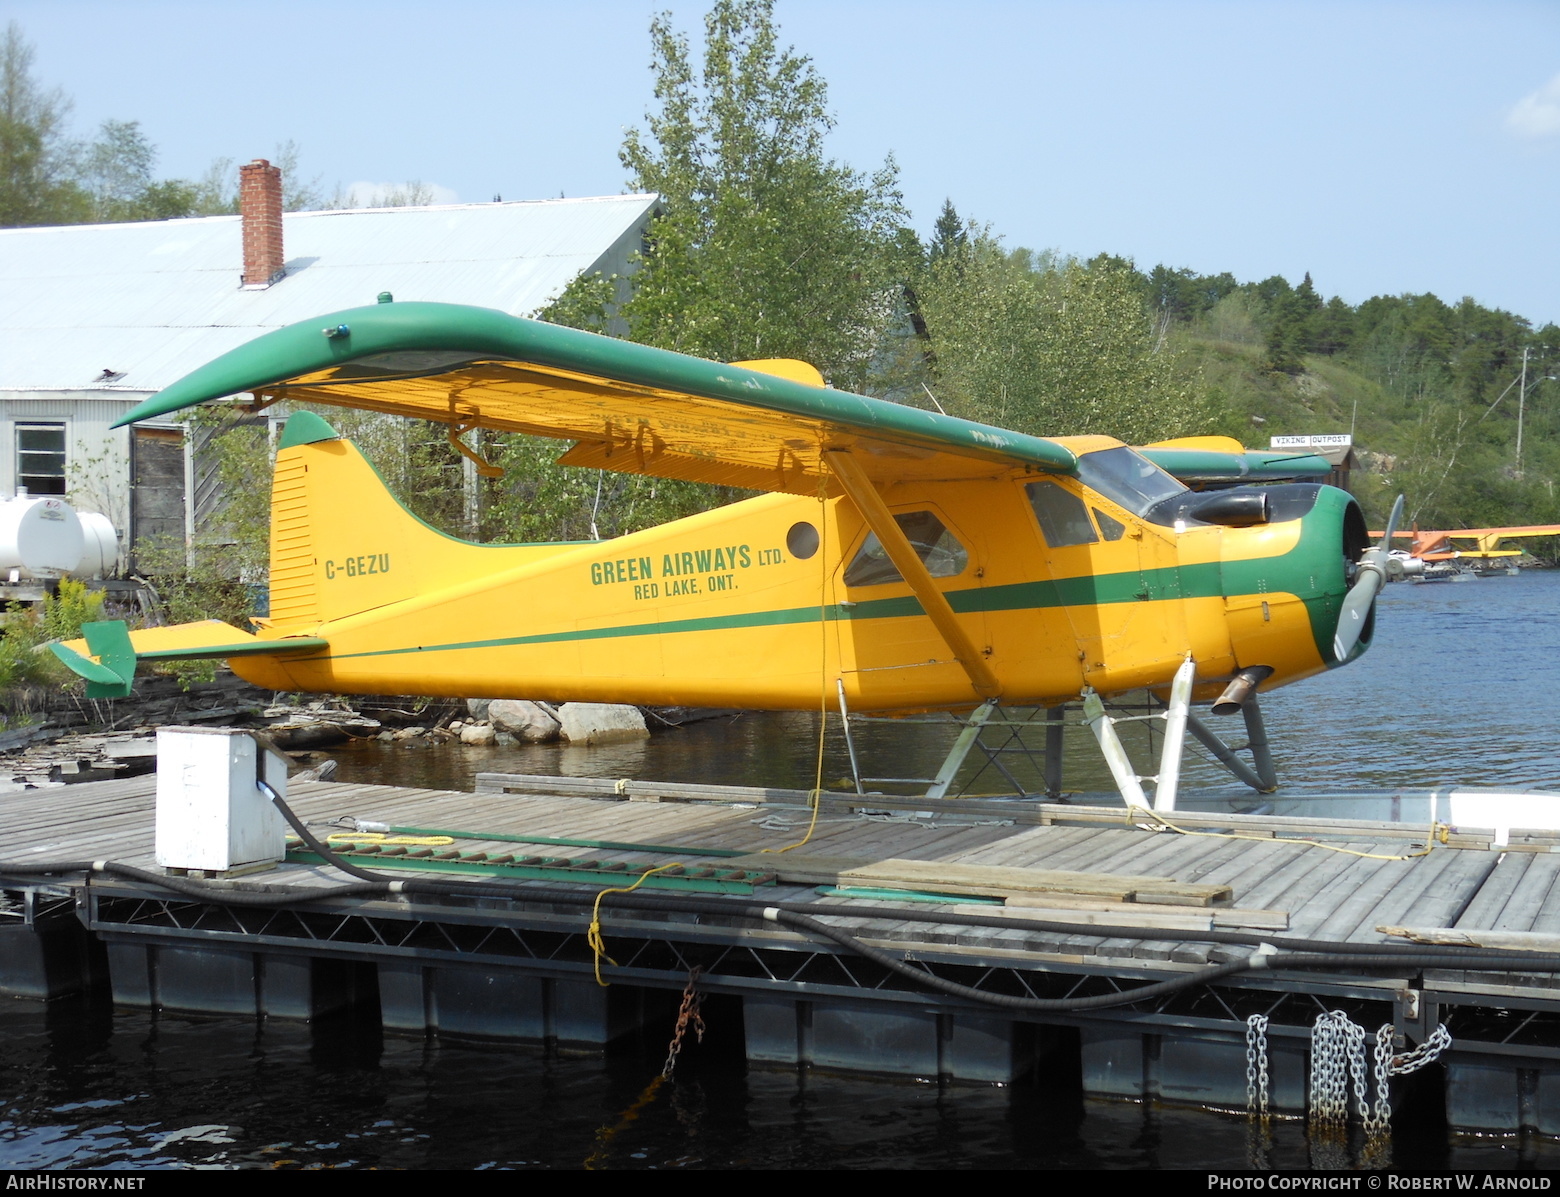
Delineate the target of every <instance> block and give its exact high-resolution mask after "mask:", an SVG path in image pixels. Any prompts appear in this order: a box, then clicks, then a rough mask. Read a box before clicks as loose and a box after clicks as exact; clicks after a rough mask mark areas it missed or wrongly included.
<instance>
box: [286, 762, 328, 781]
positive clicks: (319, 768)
mask: <svg viewBox="0 0 1560 1197" xmlns="http://www.w3.org/2000/svg"><path fill="white" fill-rule="evenodd" d="M288 780H289V781H335V780H336V762H335V761H331V760H327V761H321V762H320V763H319V764H318V765H316V766H315V767H314V768H312V769H305V770H304V771H303V772H302V773H294V774H293V775H292V776H291V777H290V778H288Z"/></svg>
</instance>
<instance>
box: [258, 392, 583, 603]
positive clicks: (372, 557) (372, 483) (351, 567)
mask: <svg viewBox="0 0 1560 1197" xmlns="http://www.w3.org/2000/svg"><path fill="white" fill-rule="evenodd" d="M569 547H570V546H568V545H480V544H472V543H470V542H468V541H464V540H457V539H455V538H454V537H451V536H446V535H445V534H444V533H442V532H440V531H438V530H437V529H434V528H431V527H429V526H428V525H427V524H425V523H423V522H422V521H421V520H420V519H418V518H417V517H416V516H415V515H413V514H412V513H411V512H410V511H408V510H407V509H406V508H405V507H404V506H402V505H401V503H400V502H399V501H398V500H397V499H396V498H395V496H394V495H392V494H391V493H390V491H389V490H388V489H387V488H386V487H385V484H384V480H383V479H382V478H381V477H380V476H379V473H378V471H376V470H375V469H374V467H373V466H372V465H370V464H369V462H368V460H367V459H366V458H364V456H363V455H362V454H361V453H360V452H358V450H357V448H356V446H354V445H353V444H352V443H351V442H350V441H348V440H345V439H344V438H342V437H341V436H340V434H338V433H337V432H336V430H335V429H334V428H332V427H331V426H330V425H329V424H327V423H326V422H325V421H324V420H322V419H320V417H319V416H316V415H314V414H313V413H312V412H297V413H295V414H294V415H292V416H291V417H290V418H289V419H288V421H287V426H286V427H285V428H284V429H283V431H282V439H281V443H280V445H279V446H278V451H277V455H276V474H275V478H274V481H273V483H272V489H271V614H270V618H269V619H268V620H266V621H265V626H266V627H267V628H268V629H270V630H272V631H273V632H276V631H285V632H288V633H294V634H296V633H299V632H304V631H306V630H311V629H313V628H317V627H318V626H319V625H321V624H322V623H328V622H330V621H331V620H335V619H341V618H344V617H346V616H349V615H357V614H360V613H362V612H364V611H371V610H373V609H375V608H376V607H383V606H386V605H387V604H390V603H396V602H400V601H402V600H403V599H408V598H413V597H415V596H417V595H419V594H424V593H428V592H431V591H434V590H442V589H445V588H446V587H449V586H452V585H458V584H460V583H462V582H467V581H477V580H479V579H482V578H486V577H488V576H490V575H492V574H493V573H495V572H498V571H501V570H505V569H510V568H513V567H514V566H517V565H522V564H526V563H528V562H530V561H534V560H537V559H538V558H540V557H545V556H550V555H552V554H553V553H557V552H561V551H564V550H565V549H567V548H569Z"/></svg>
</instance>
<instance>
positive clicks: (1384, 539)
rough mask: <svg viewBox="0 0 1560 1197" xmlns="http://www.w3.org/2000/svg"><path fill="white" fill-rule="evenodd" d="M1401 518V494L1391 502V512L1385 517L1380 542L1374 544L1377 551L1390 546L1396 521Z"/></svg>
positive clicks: (1385, 549)
mask: <svg viewBox="0 0 1560 1197" xmlns="http://www.w3.org/2000/svg"><path fill="white" fill-rule="evenodd" d="M1402 518H1403V496H1402V495H1399V496H1398V497H1397V502H1396V503H1394V504H1392V514H1391V515H1389V516H1388V517H1387V530H1386V531H1385V532H1383V533H1382V535H1381V543H1380V544H1378V545H1377V546H1376V550H1377V552H1386V551H1387V550H1389V549H1390V548H1391V547H1392V534H1393V533H1394V532H1396V531H1397V526H1398V521H1399V520H1401V519H1402Z"/></svg>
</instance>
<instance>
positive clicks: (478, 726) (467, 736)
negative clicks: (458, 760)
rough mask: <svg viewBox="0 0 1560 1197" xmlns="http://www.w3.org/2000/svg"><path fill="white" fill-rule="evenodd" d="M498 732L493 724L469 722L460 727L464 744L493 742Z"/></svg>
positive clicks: (461, 740) (461, 739)
mask: <svg viewBox="0 0 1560 1197" xmlns="http://www.w3.org/2000/svg"><path fill="white" fill-rule="evenodd" d="M496 734H497V733H496V732H494V730H493V727H492V725H491V724H488V723H468V724H466V726H465V727H463V728H461V729H460V742H461V743H462V744H491V743H492V742H493V737H494V736H495V735H496Z"/></svg>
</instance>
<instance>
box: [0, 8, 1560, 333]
mask: <svg viewBox="0 0 1560 1197" xmlns="http://www.w3.org/2000/svg"><path fill="white" fill-rule="evenodd" d="M707 7H708V5H707V3H683V2H665V0H662V2H649V3H646V2H640V0H576V3H573V4H567V5H566V4H560V3H557V2H556V0H553V2H547V3H535V2H532V0H503V2H496V0H441V2H440V3H437V4H433V3H426V2H425V3H420V4H410V3H402V2H400V0H376V2H374V3H361V2H359V0H330V2H328V3H320V2H319V0H310V2H308V3H291V2H285V3H284V2H281V0H246V3H244V4H242V5H217V4H210V3H199V4H194V3H167V2H163V3H159V2H155V0H138V2H137V3H133V4H132V3H124V2H123V0H117V2H114V3H97V2H88V0H46V2H44V0H0V23H3V22H5V21H9V20H14V21H16V22H17V23H18V24H19V25H20V26H21V29H22V32H23V34H24V36H25V37H26V38H27V39H28V40H29V41H30V42H31V43H32V45H33V46H34V48H35V50H36V60H35V66H34V73H35V76H36V77H37V78H38V79H39V80H40V81H41V82H42V83H44V84H46V85H47V86H51V87H59V88H60V89H61V90H62V91H63V92H64V93H65V94H66V95H68V96H70V97H71V98H72V99H73V100H74V105H75V106H74V112H73V122H74V127H75V130H76V132H77V134H78V135H83V136H84V135H88V134H90V132H91V131H92V130H93V129H94V128H95V127H96V126H97V124H98V123H99V122H101V121H102V120H104V119H110V118H112V119H119V120H137V121H139V122H141V126H142V128H143V130H144V131H145V133H146V134H147V135H148V137H149V138H150V140H151V141H152V142H153V144H155V145H156V146H157V147H158V149H159V151H160V159H159V163H158V173H159V174H160V175H163V176H177V177H195V176H198V175H200V174H202V173H204V171H205V170H206V169H207V168H208V167H209V166H210V164H211V163H212V161H213V160H215V159H218V158H232V159H235V160H237V161H240V162H243V161H248V160H249V159H251V158H255V157H270V156H273V152H274V150H275V147H276V146H277V145H278V144H279V143H282V142H287V141H293V142H296V143H297V146H298V148H299V151H300V154H301V159H300V169H301V171H302V173H303V174H304V175H305V176H306V177H309V178H318V179H319V181H320V184H321V187H322V189H323V190H324V191H325V192H326V193H329V192H331V191H332V190H334V189H336V188H337V187H338V186H340V187H342V188H352V187H354V186H356V188H357V189H358V191H359V194H360V195H364V194H366V193H367V191H368V190H369V189H371V188H372V187H373V186H374V185H375V184H380V185H393V184H404V183H406V182H407V181H410V180H419V181H421V182H424V183H426V184H429V185H431V186H432V187H434V188H435V189H436V190H435V194H436V195H437V196H438V197H439V198H441V199H444V200H456V199H458V200H460V201H471V202H485V201H489V200H491V199H492V198H493V197H494V196H495V195H501V196H503V198H504V199H506V200H515V199H543V198H548V197H556V196H558V195H560V194H563V195H569V196H583V195H605V194H616V193H619V192H621V191H623V190H625V186H626V183H627V179H626V177H625V173H624V171H623V169H622V167H621V165H620V164H619V161H618V156H617V154H618V148H619V146H620V144H621V142H622V138H623V131H624V129H625V128H627V127H630V126H635V125H642V124H643V117H644V113H645V111H646V109H647V107H648V106H649V105H650V104H651V103H652V99H653V97H652V95H651V75H650V71H649V64H650V40H649V24H650V19H651V17H652V15H653V14H654V13H656V12H659V11H663V10H666V11H670V12H671V14H672V19H673V22H674V24H675V25H677V26H678V27H679V28H681V29H683V30H684V31H686V32H687V33H689V35H690V37H691V38H692V40H693V42H694V44H695V45H696V46H697V45H698V44H699V41H700V39H701V38H702V30H703V16H704V13H705V11H706V9H707ZM775 14H776V19H777V22H778V24H779V26H780V30H781V37H782V42H783V43H788V44H790V45H793V46H794V47H795V48H796V49H797V51H799V52H800V53H802V54H805V55H807V56H809V57H810V58H811V59H812V61H813V63H814V64H815V65H816V67H817V69H818V71H819V72H820V74H821V75H822V77H823V78H824V79H825V80H826V81H827V83H828V85H829V99H830V106H831V108H832V110H833V112H834V114H835V117H836V121H837V123H836V126H835V129H834V132H833V133H832V134H831V136H830V140H829V143H828V146H829V152H830V153H831V154H832V155H833V156H834V157H836V158H838V159H840V160H842V161H844V162H847V163H849V164H850V165H851V166H852V167H854V168H856V169H857V170H861V171H868V170H872V169H875V168H877V167H879V166H881V165H882V163H883V162H884V160H885V158H886V157H887V156H889V155H892V156H893V158H894V161H895V162H896V163H897V164H898V168H899V172H900V185H901V188H902V191H903V193H904V197H905V201H906V203H907V205H908V207H909V209H910V211H911V213H912V217H913V220H914V223H915V225H916V226H917V228H919V229H920V230H921V231H922V232H923V233H925V232H928V231H929V230H930V228H931V225H932V223H933V221H934V220H935V219H936V217H937V214H938V211H939V210H940V208H941V206H942V203H943V201H944V199H945V198H946V199H952V201H953V202H954V204H955V205H956V206H957V208H958V210H959V212H960V214H961V215H963V216H966V217H970V218H973V219H975V220H978V221H980V222H982V223H984V224H987V225H989V226H990V227H991V229H992V231H993V232H995V233H997V234H999V235H1000V236H1001V237H1002V238H1003V239H1004V241H1005V242H1006V244H1008V245H1009V246H1014V247H1016V246H1026V247H1029V248H1032V249H1055V250H1059V251H1061V252H1062V253H1066V254H1076V255H1080V256H1084V257H1087V256H1091V255H1093V254H1096V253H1100V252H1109V253H1114V254H1119V255H1122V256H1124V257H1130V258H1132V259H1133V260H1135V261H1136V262H1137V264H1138V265H1139V266H1140V267H1142V268H1144V269H1147V268H1149V267H1152V266H1153V265H1155V264H1157V263H1161V262H1163V263H1165V264H1167V265H1170V266H1175V267H1182V266H1184V267H1190V268H1192V269H1193V270H1196V271H1198V272H1200V273H1218V272H1221V271H1229V272H1231V273H1232V274H1234V275H1235V276H1236V277H1237V278H1238V279H1240V280H1242V281H1246V280H1257V279H1262V278H1266V277H1268V276H1270V275H1273V274H1282V275H1284V276H1285V277H1287V278H1288V279H1290V281H1291V282H1298V281H1299V280H1300V278H1301V276H1303V275H1304V274H1305V273H1307V272H1309V273H1310V274H1311V276H1312V278H1313V280H1314V282H1315V284H1316V286H1317V288H1318V289H1319V290H1320V291H1321V292H1322V293H1323V294H1326V295H1341V296H1342V297H1343V298H1344V299H1345V300H1347V301H1349V302H1350V303H1358V302H1360V301H1361V300H1364V299H1366V298H1369V297H1370V296H1371V295H1376V294H1401V293H1408V292H1415V293H1417V292H1423V291H1433V292H1435V293H1436V294H1437V295H1439V296H1440V297H1441V298H1442V299H1445V300H1447V301H1449V302H1455V301H1456V300H1457V299H1459V298H1461V297H1462V296H1464V295H1470V296H1472V297H1474V298H1475V299H1477V300H1478V301H1479V302H1481V303H1483V304H1486V305H1488V306H1492V307H1498V308H1504V309H1506V310H1508V311H1512V312H1515V313H1517V314H1518V315H1521V316H1525V317H1527V318H1529V319H1530V320H1532V321H1533V322H1534V323H1535V325H1542V324H1544V323H1546V322H1549V321H1554V322H1557V323H1560V221H1557V216H1560V211H1557V209H1560V204H1557V199H1560V2H1557V0H1549V2H1547V3H1537V2H1531V0H1530V2H1514V0H1513V2H1504V3H1503V2H1500V0H1482V2H1480V3H1435V2H1433V0H1418V2H1415V3H1390V2H1386V0H1381V2H1369V0H1357V2H1354V3H1328V2H1326V0H1306V2H1300V0H1294V2H1290V3H1277V2H1275V3H1261V2H1258V0H1244V2H1235V0H1205V2H1201V3H1193V2H1179V3H1178V2H1171V0H1160V2H1155V3H1147V2H1128V0H1122V2H1116V3H1112V2H1109V0H1098V2H1089V3H1062V2H1057V3H1048V2H1045V0H1031V2H1028V3H1020V2H1003V0H962V2H961V3H960V4H958V5H953V4H949V3H946V0H942V2H938V3H926V2H923V0H832V2H827V3H825V2H818V0H777V3H776V5H775Z"/></svg>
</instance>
